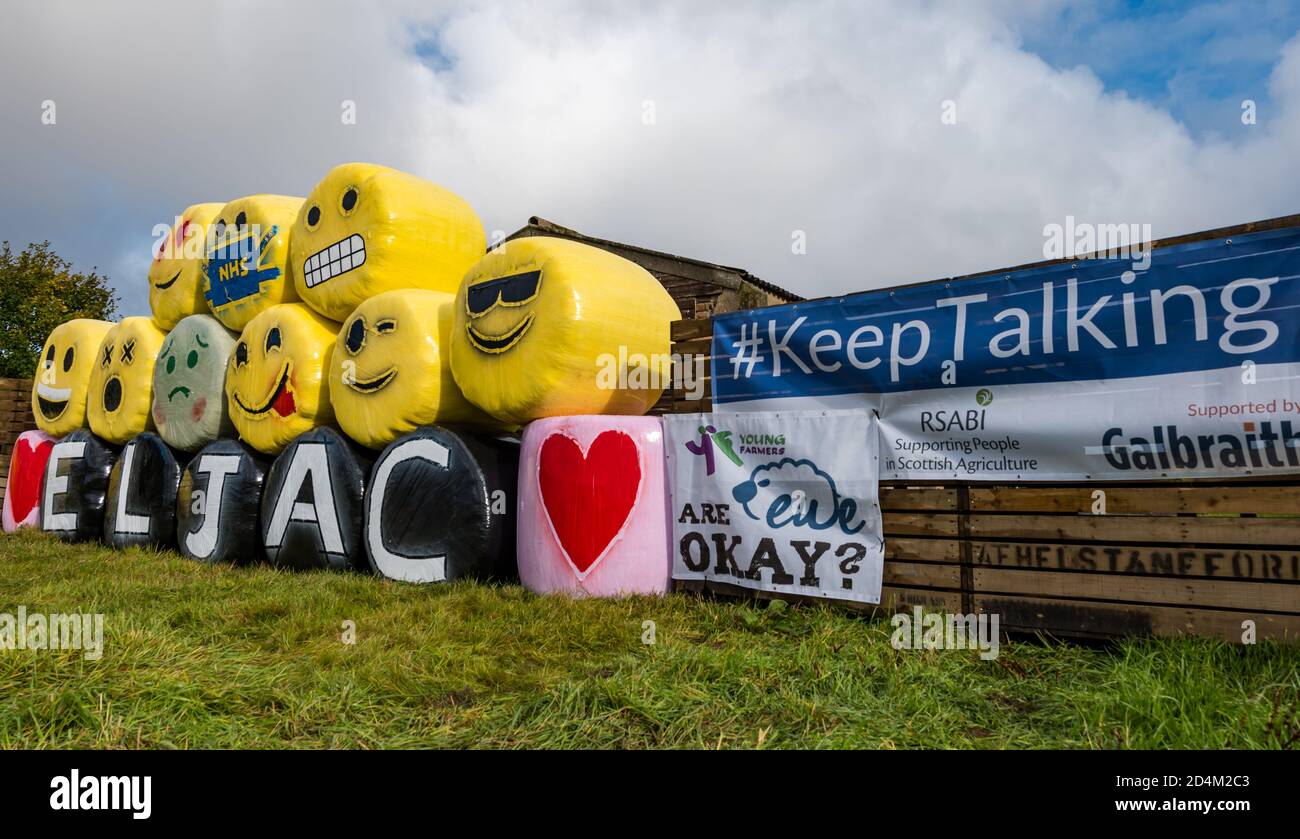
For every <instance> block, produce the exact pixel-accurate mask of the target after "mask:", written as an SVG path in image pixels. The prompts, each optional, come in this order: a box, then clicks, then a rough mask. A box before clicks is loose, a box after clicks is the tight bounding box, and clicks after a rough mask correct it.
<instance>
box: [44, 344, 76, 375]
mask: <svg viewBox="0 0 1300 839" xmlns="http://www.w3.org/2000/svg"><path fill="white" fill-rule="evenodd" d="M69 352H71V350H69ZM45 366H46V367H47V368H49V367H52V366H54V345H53V344H50V348H49V349H48V350H46V351H45ZM64 369H67V368H64Z"/></svg>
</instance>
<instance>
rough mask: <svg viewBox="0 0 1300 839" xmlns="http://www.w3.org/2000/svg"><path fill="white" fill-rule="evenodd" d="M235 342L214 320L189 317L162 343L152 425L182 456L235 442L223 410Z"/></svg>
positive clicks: (226, 415) (230, 423)
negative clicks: (218, 443)
mask: <svg viewBox="0 0 1300 839" xmlns="http://www.w3.org/2000/svg"><path fill="white" fill-rule="evenodd" d="M237 340H238V339H237V338H236V336H235V335H233V334H231V333H230V331H229V330H227V329H226V328H225V327H224V326H222V325H221V322H220V321H218V320H217V319H216V318H214V317H212V315H190V316H189V317H187V318H185V319H183V320H182V321H181V322H180V323H178V324H177V325H176V328H175V329H173V330H172V331H171V332H170V333H168V335H167V340H166V341H164V342H163V347H162V352H160V353H158V362H157V363H156V364H155V365H154V368H153V422H154V425H155V426H156V427H157V428H158V434H159V435H160V436H161V437H162V438H163V440H165V441H167V444H168V445H169V446H175V447H176V448H178V449H180V450H181V451H186V452H193V451H198V450H199V449H200V448H202V447H203V446H205V445H207V444H208V443H211V442H212V441H213V440H215V439H217V438H218V437H231V436H234V433H235V426H234V424H233V423H232V422H231V421H230V412H229V411H228V410H227V408H226V365H227V363H228V362H229V361H230V354H231V353H232V352H234V350H235V343H236V341H237Z"/></svg>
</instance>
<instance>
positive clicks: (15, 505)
mask: <svg viewBox="0 0 1300 839" xmlns="http://www.w3.org/2000/svg"><path fill="white" fill-rule="evenodd" d="M52 448H54V442H53V441H52V440H42V441H41V442H39V443H37V444H36V448H32V443H31V440H30V439H27V440H19V441H18V443H17V444H16V445H15V446H14V453H13V457H12V458H11V459H10V461H9V485H8V486H7V487H6V488H5V497H6V498H8V499H9V512H10V513H12V514H13V517H14V521H15V522H20V521H23V520H24V519H26V518H27V516H28V515H30V514H31V512H32V510H33V509H34V508H35V507H36V502H37V501H38V500H39V499H40V496H41V478H42V477H43V476H44V475H45V462H46V461H47V460H49V459H50V449H52Z"/></svg>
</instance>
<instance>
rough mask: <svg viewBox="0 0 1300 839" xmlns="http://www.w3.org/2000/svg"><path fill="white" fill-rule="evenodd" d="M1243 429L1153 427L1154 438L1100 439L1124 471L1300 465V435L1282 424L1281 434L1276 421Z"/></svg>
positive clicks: (1113, 433)
mask: <svg viewBox="0 0 1300 839" xmlns="http://www.w3.org/2000/svg"><path fill="white" fill-rule="evenodd" d="M1255 425H1256V424H1255V423H1253V422H1248V423H1244V424H1243V425H1242V434H1241V436H1238V435H1236V434H1197V435H1194V436H1193V435H1189V434H1180V433H1179V432H1178V426H1176V425H1164V426H1160V425H1157V426H1153V427H1152V429H1151V437H1150V438H1146V437H1139V436H1137V435H1134V436H1132V437H1125V436H1124V429H1122V428H1111V429H1108V430H1107V431H1106V433H1105V434H1104V435H1103V436H1102V438H1101V450H1102V454H1104V455H1105V456H1106V462H1107V463H1109V464H1110V465H1111V466H1113V467H1114V468H1116V469H1122V470H1125V471H1127V470H1133V469H1142V470H1157V471H1158V470H1161V469H1264V468H1268V467H1278V468H1280V467H1284V466H1300V451H1297V448H1296V447H1297V446H1300V432H1297V431H1295V430H1293V429H1292V427H1291V422H1290V421H1289V420H1283V421H1282V426H1281V432H1280V433H1279V432H1277V431H1274V430H1273V423H1271V422H1261V423H1259V429H1258V430H1256V428H1255Z"/></svg>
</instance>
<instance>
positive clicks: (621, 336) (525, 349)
mask: <svg viewBox="0 0 1300 839" xmlns="http://www.w3.org/2000/svg"><path fill="white" fill-rule="evenodd" d="M680 317H681V313H680V312H679V311H678V309H677V304H676V303H674V302H673V299H672V297H670V296H669V295H668V292H667V291H665V290H664V287H663V286H662V285H660V284H659V282H658V281H657V280H656V279H655V278H654V277H653V276H651V275H650V273H649V272H647V271H646V270H645V269H643V268H641V267H640V266H639V265H636V264H634V263H632V262H629V261H628V260H626V259H623V258H622V257H618V256H615V255H614V254H611V253H608V252H606V251H602V250H600V249H598V248H593V247H590V246H589V245H583V244H579V243H577V242H570V241H567V240H564V239H555V238H551V237H547V236H535V237H528V238H523V239H515V240H513V241H510V242H506V243H505V244H504V245H502V246H501V247H499V248H495V249H494V250H492V251H491V252H490V253H488V254H487V255H486V256H484V257H483V259H481V260H480V261H479V262H478V264H477V265H475V266H474V267H473V268H471V269H470V271H469V273H468V274H466V275H465V281H464V282H463V283H462V284H461V287H460V290H459V292H457V295H456V326H455V329H454V330H453V331H452V338H451V369H452V373H453V374H454V375H455V378H456V383H457V384H459V385H460V387H461V390H462V391H463V392H464V394H465V396H466V397H468V398H469V400H470V401H471V402H473V403H474V404H475V405H477V406H478V407H480V408H482V409H483V410H484V411H486V412H487V413H488V414H490V415H492V416H493V417H495V418H496V419H498V420H500V421H501V422H503V423H506V424H508V425H521V424H523V423H526V422H529V421H531V420H534V419H539V418H541V417H549V416H561V415H574V414H644V413H645V412H646V411H648V410H649V409H650V407H651V406H652V405H654V403H655V402H656V401H658V399H659V396H660V395H661V394H662V393H663V390H664V388H665V387H667V386H668V385H669V384H670V382H671V375H672V364H671V360H670V358H669V335H668V330H669V324H670V323H672V321H674V320H678V319H679V318H680Z"/></svg>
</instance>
